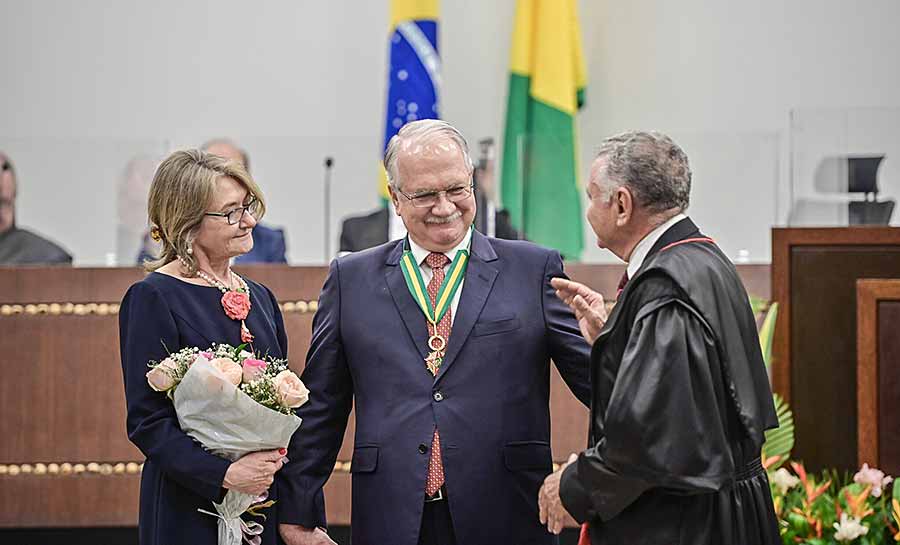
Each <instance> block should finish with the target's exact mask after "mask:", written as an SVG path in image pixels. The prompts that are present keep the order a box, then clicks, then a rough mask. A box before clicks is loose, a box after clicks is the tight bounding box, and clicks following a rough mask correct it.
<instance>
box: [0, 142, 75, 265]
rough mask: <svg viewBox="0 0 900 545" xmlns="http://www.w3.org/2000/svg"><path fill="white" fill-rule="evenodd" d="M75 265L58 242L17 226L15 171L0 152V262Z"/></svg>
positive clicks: (4, 263)
mask: <svg viewBox="0 0 900 545" xmlns="http://www.w3.org/2000/svg"><path fill="white" fill-rule="evenodd" d="M53 264H64V265H71V264H72V256H71V254H69V252H67V251H65V250H63V249H62V248H61V247H60V246H59V245H57V244H55V243H53V242H50V241H49V240H47V239H45V238H43V237H41V236H39V235H36V234H35V233H32V232H31V231H28V230H25V229H20V228H18V227H16V171H15V169H14V168H13V165H12V161H10V160H9V158H8V157H7V156H6V155H5V154H4V153H2V152H0V265H53Z"/></svg>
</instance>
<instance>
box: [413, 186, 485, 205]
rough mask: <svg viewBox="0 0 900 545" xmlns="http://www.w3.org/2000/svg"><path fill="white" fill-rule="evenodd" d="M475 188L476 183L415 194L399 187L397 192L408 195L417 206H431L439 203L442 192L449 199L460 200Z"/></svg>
mask: <svg viewBox="0 0 900 545" xmlns="http://www.w3.org/2000/svg"><path fill="white" fill-rule="evenodd" d="M473 188H474V184H469V185H458V186H455V187H448V188H447V189H445V190H443V191H429V192H427V193H417V194H415V195H407V194H406V193H404V192H403V191H401V190H400V189H397V192H398V193H400V194H401V195H403V196H404V197H406V199H407V200H408V201H409V202H411V203H412V205H413V206H415V207H416V208H431V207H433V206H434V205H436V204H437V203H438V200H440V198H441V194H442V193H443V194H444V195H446V196H447V200H448V201H450V202H459V201H461V200H463V199H465V198H467V197H468V196H469V195H471V194H472V189H473Z"/></svg>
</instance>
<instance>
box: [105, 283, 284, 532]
mask: <svg viewBox="0 0 900 545" xmlns="http://www.w3.org/2000/svg"><path fill="white" fill-rule="evenodd" d="M247 284H248V285H249V286H250V303H251V308H250V314H249V315H248V316H247V320H246V322H247V327H248V328H249V329H250V331H251V332H252V333H253V335H254V337H255V340H254V342H253V349H254V351H256V352H258V353H263V354H265V353H268V354H269V355H271V356H274V357H279V358H281V357H286V355H287V337H286V336H285V332H284V322H283V320H282V317H281V311H280V310H279V308H278V304H277V302H276V300H275V297H274V296H273V295H272V292H271V291H269V289H268V288H266V287H265V286H263V285H262V284H257V283H256V282H252V281H250V280H247ZM221 297H222V293H221V292H220V291H219V290H218V289H217V288H214V287H211V286H198V285H194V284H188V283H187V282H183V281H181V280H179V279H177V278H174V277H172V276H168V275H165V274H161V273H150V274H149V275H148V276H147V277H146V278H144V279H143V280H141V281H140V282H137V283H135V284H134V285H132V286H131V287H130V288H129V289H128V293H126V294H125V298H124V299H123V300H122V306H121V308H120V311H119V339H120V343H121V354H122V370H123V374H124V378H125V401H126V404H127V409H128V420H127V427H128V438H129V439H130V440H131V442H132V443H134V444H135V445H136V446H137V447H138V448H139V449H140V450H141V452H143V453H144V456H145V457H146V461H145V462H144V471H143V474H142V475H141V495H140V518H139V533H140V544H141V545H179V544H185V545H213V544H215V543H216V540H217V534H216V521H217V519H216V518H214V517H212V516H209V515H204V514H202V513H199V512H197V509H204V510H207V511H213V512H214V510H213V507H212V503H211V502H213V501H217V502H218V501H221V500H222V498H223V497H224V496H225V492H226V490H225V489H224V488H222V480H223V479H224V477H225V471H226V470H227V469H228V466H229V464H230V462H229V461H228V460H225V459H224V458H220V457H218V456H215V455H213V454H210V453H208V452H206V451H205V450H204V449H203V448H202V447H201V446H200V444H199V443H197V442H196V441H194V440H193V439H191V438H190V437H189V436H187V435H186V434H185V433H184V432H183V431H181V428H180V427H179V425H178V420H177V417H176V416H175V409H174V407H173V405H172V401H171V400H169V399H168V398H167V397H166V395H165V394H163V393H161V392H155V391H153V390H152V389H151V388H150V386H149V385H148V384H147V378H146V374H147V371H148V370H149V368H148V367H147V364H148V362H149V361H150V360H156V361H159V360H162V359H163V358H165V357H166V355H167V353H169V352H172V353H174V352H177V351H178V350H180V349H182V348H185V347H188V346H197V347H200V348H201V349H204V348H206V347H209V346H210V345H211V344H212V343H228V344H231V345H232V346H237V345H239V344H241V335H240V322H239V321H236V320H232V319H230V318H229V317H228V316H226V315H225V312H224V310H223V309H222V305H221V303H220V300H221ZM164 345H165V346H164ZM167 349H168V350H167ZM269 492H270V497H271V498H273V499H275V498H277V496H278V493H277V492H278V491H277V481H276V483H275V484H274V485H273V486H272V488H271V489H270V491H269ZM275 511H276V510H275V509H273V508H269V509H266V510H265V512H266V515H267V516H268V518H267V519H266V520H265V521H264V522H263V524H264V525H265V532H264V534H263V544H267V545H275V544H276V543H278V542H279V539H278V537H277V536H278V520H277V518H276V512H275ZM256 520H259V519H256ZM261 522H262V521H261Z"/></svg>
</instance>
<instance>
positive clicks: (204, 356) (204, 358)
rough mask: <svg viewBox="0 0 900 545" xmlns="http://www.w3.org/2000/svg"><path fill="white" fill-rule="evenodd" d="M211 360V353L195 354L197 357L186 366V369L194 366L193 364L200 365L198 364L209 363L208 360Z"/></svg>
mask: <svg viewBox="0 0 900 545" xmlns="http://www.w3.org/2000/svg"><path fill="white" fill-rule="evenodd" d="M211 359H212V352H200V353H199V354H197V357H196V358H194V361H192V362H191V363H189V364H188V367H190V366H192V365H194V364H195V363H200V362H204V363H209V360H211Z"/></svg>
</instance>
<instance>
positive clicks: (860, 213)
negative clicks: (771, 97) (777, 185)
mask: <svg viewBox="0 0 900 545" xmlns="http://www.w3.org/2000/svg"><path fill="white" fill-rule="evenodd" d="M790 154H791V155H790V181H789V187H788V191H787V192H786V194H784V195H783V196H782V199H781V200H780V202H779V209H780V212H781V214H784V216H785V217H786V218H787V224H788V225H791V226H820V227H827V226H848V225H900V219H898V214H897V213H895V210H894V208H895V203H896V199H897V196H898V194H900V108H848V109H798V110H794V111H793V112H791V120H790ZM781 214H779V215H781Z"/></svg>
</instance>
